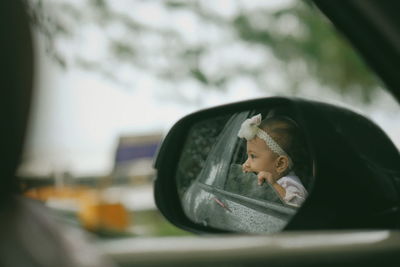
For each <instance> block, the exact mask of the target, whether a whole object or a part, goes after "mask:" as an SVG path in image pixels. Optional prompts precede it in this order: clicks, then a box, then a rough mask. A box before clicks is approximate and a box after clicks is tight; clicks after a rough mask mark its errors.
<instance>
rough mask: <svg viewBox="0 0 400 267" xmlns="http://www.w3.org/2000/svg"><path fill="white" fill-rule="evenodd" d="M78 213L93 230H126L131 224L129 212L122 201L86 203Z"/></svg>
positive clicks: (87, 227) (85, 225)
mask: <svg viewBox="0 0 400 267" xmlns="http://www.w3.org/2000/svg"><path fill="white" fill-rule="evenodd" d="M78 215H79V218H80V219H81V222H82V224H83V226H84V227H85V228H86V229H88V230H92V231H94V230H97V229H107V230H112V231H124V230H125V229H126V228H127V227H128V225H129V220H128V214H127V212H126V210H125V208H124V206H123V205H122V204H120V203H111V204H110V203H96V204H86V205H84V206H83V208H82V209H80V210H79V213H78Z"/></svg>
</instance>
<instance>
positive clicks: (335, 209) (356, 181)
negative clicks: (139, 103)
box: [155, 97, 400, 233]
mask: <svg viewBox="0 0 400 267" xmlns="http://www.w3.org/2000/svg"><path fill="white" fill-rule="evenodd" d="M265 108H271V109H274V110H278V111H279V110H282V112H285V113H287V114H290V116H291V117H292V118H294V119H295V121H296V122H297V123H298V124H299V125H300V127H301V128H302V130H303V132H304V134H305V137H306V139H307V142H308V146H309V151H310V153H311V155H310V156H311V158H312V165H313V166H312V175H313V178H314V179H313V183H312V185H311V187H310V188H311V190H310V192H309V196H308V198H307V200H306V201H305V202H304V204H303V205H302V207H301V208H300V209H299V210H298V212H297V213H296V215H294V217H293V218H292V219H291V221H290V222H289V223H288V224H287V225H286V227H285V228H284V230H324V229H381V228H390V229H393V228H398V227H399V226H400V219H399V218H400V215H399V212H400V211H399V205H400V204H399V203H400V198H399V195H400V155H399V151H398V149H397V148H396V147H395V146H394V144H393V143H392V141H391V140H390V139H389V138H388V136H387V135H386V134H385V133H384V132H383V131H382V130H381V129H380V128H379V127H378V126H377V125H376V124H374V123H373V122H372V121H370V120H369V119H367V118H365V117H364V116H362V115H359V114H357V113H355V112H352V111H350V110H348V109H346V108H342V107H338V106H334V105H330V104H326V103H321V102H315V101H309V100H304V99H299V98H283V97H274V98H263V99H256V100H250V101H243V102H238V103H234V104H228V105H224V106H219V107H215V108H210V109H206V110H202V111H199V112H195V113H193V114H190V115H188V116H186V117H184V118H182V119H181V120H179V121H178V122H177V123H176V124H175V125H174V126H173V127H172V129H171V130H170V132H169V133H168V135H167V136H166V137H165V139H164V141H163V144H162V146H161V148H160V150H159V153H158V156H157V159H156V162H155V168H156V169H157V177H156V180H155V199H156V204H157V206H158V208H159V209H160V211H161V212H162V213H163V215H164V216H165V217H166V218H167V219H168V220H169V221H171V222H172V223H173V224H175V225H176V226H178V227H180V228H182V229H185V230H188V231H192V232H196V233H221V232H228V231H226V230H221V229H215V228H212V227H209V226H203V225H200V224H196V223H194V222H192V221H191V220H190V219H189V218H188V217H187V216H186V215H185V213H184V211H183V208H182V205H181V201H180V198H179V195H178V191H177V184H176V179H175V175H176V171H177V164H178V162H179V159H180V157H181V154H182V152H183V149H184V144H185V141H186V138H187V136H188V133H189V131H190V129H191V127H193V125H194V124H195V123H197V122H199V121H202V120H205V119H209V118H213V117H216V116H223V115H229V114H233V113H237V112H241V111H245V110H253V109H265Z"/></svg>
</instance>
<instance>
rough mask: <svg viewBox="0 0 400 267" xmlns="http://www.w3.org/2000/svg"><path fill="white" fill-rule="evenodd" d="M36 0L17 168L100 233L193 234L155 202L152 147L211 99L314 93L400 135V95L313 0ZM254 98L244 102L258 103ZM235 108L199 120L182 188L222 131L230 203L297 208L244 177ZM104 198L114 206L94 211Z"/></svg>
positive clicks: (219, 186) (27, 183) (221, 185)
mask: <svg viewBox="0 0 400 267" xmlns="http://www.w3.org/2000/svg"><path fill="white" fill-rule="evenodd" d="M26 2H27V4H28V6H29V7H28V10H29V12H30V14H31V19H32V23H33V25H34V38H35V44H36V52H37V59H38V60H37V69H36V70H37V71H36V76H37V77H36V86H35V87H36V96H35V102H34V106H33V109H32V117H31V127H30V133H29V136H28V139H27V144H26V149H25V153H24V157H23V160H22V163H21V167H20V172H19V176H20V177H21V179H22V181H23V187H24V189H25V192H26V195H28V196H30V197H34V198H37V199H40V200H41V201H43V202H44V203H46V204H47V205H48V206H50V207H51V208H53V209H54V210H56V211H58V212H60V213H61V214H62V215H63V216H64V217H65V218H66V221H68V222H71V221H72V223H73V224H74V225H80V226H81V227H82V228H83V229H86V230H89V231H92V232H95V233H98V234H99V236H102V235H103V234H105V235H106V236H107V235H110V236H113V237H115V236H117V237H118V236H121V235H122V236H125V235H127V236H132V235H134V236H137V235H156V234H160V235H163V234H164V235H165V234H182V232H179V231H176V229H175V228H169V224H167V223H165V221H163V219H162V218H161V216H160V214H159V213H158V212H157V211H156V207H155V205H154V201H153V197H152V181H153V176H154V175H155V171H154V169H153V167H152V160H153V157H154V156H155V151H156V150H157V149H156V148H157V147H158V146H159V144H160V143H161V141H162V137H163V136H165V134H166V132H167V131H168V129H169V128H170V127H171V126H172V125H173V123H174V122H176V121H177V120H178V119H180V118H181V117H183V116H184V115H186V114H188V113H190V112H193V111H196V110H199V109H202V108H207V107H211V106H214V105H219V104H225V103H229V102H235V101H242V100H246V99H253V98H259V97H270V96H294V97H301V98H306V99H315V100H319V101H323V102H329V103H333V104H336V105H340V106H345V107H348V108H349V109H351V110H354V111H357V112H359V113H361V114H363V115H365V116H367V117H368V118H371V119H372V120H373V121H374V122H376V123H377V124H378V125H379V126H381V127H382V128H383V129H384V131H385V132H386V133H387V134H388V135H389V137H390V138H391V139H392V140H393V142H394V143H395V144H396V145H397V147H399V145H400V139H399V136H400V132H399V128H398V127H397V125H399V118H398V115H397V114H398V113H399V106H398V104H397V103H396V102H395V100H394V99H393V98H392V96H391V95H389V94H388V93H387V92H386V91H385V90H384V85H383V84H382V82H381V81H380V80H379V79H378V78H377V77H376V76H375V75H374V74H373V73H372V72H371V70H370V69H369V68H368V66H366V64H365V62H364V61H363V60H362V59H361V58H360V57H359V56H358V54H357V53H356V52H355V51H354V50H353V49H352V47H351V46H350V45H349V44H348V42H347V41H346V40H345V39H344V38H343V36H341V34H340V33H338V32H337V31H336V30H335V29H334V27H333V26H332V25H331V24H330V22H329V21H328V20H327V19H326V18H325V17H324V16H323V15H322V14H321V13H320V12H319V11H318V10H317V9H316V8H315V6H313V4H312V3H311V2H310V1H290V0H288V1H239V0H238V1H218V2H215V1H200V0H199V1H189V2H188V1H140V0H139V1H105V0H103V1H64V0H59V1H39V0H37V1H36V0H29V1H26ZM377 53H379V51H377ZM250 112H251V113H249V114H235V116H239V117H240V120H241V119H243V118H250V117H251V116H252V115H255V114H256V112H259V110H256V111H253V110H251V111H250ZM232 115H233V114H231V115H230V116H219V117H218V116H217V117H216V118H215V119H213V120H208V121H207V120H206V121H199V122H198V124H197V125H196V128H195V130H193V132H191V133H190V136H191V137H190V140H191V141H192V143H187V146H188V149H186V150H185V153H188V154H186V155H183V156H182V159H181V160H182V162H181V165H182V168H181V169H179V170H178V173H177V176H180V177H182V176H183V175H184V176H185V178H184V179H183V178H182V179H178V180H179V184H178V189H179V194H180V196H181V197H182V199H183V198H184V195H185V193H186V192H187V190H189V188H190V186H191V185H192V184H193V183H194V182H195V181H196V179H197V178H199V177H200V173H201V172H202V170H203V168H204V167H205V166H206V164H207V160H208V159H207V156H208V154H209V152H210V150H211V149H212V148H213V147H214V146H215V145H220V146H223V148H224V149H230V150H229V153H227V155H225V154H224V155H222V156H221V157H220V158H221V159H224V160H225V163H224V164H226V165H227V166H229V169H227V170H228V171H227V172H226V173H224V174H221V176H218V177H217V176H214V178H215V179H214V178H213V177H212V176H208V177H207V176H205V175H204V176H203V177H202V178H201V181H199V183H200V182H201V184H202V185H201V186H203V189H204V190H215V192H216V193H217V194H220V196H221V197H222V196H224V197H226V198H229V201H231V203H232V205H242V206H243V207H246V208H247V207H248V206H251V207H253V210H259V209H260V208H259V207H260V205H270V206H271V207H272V206H274V207H275V206H276V205H278V206H279V208H280V207H282V210H285V211H287V212H288V213H290V211H291V210H293V209H292V208H291V207H286V206H285V205H282V204H281V203H279V201H278V200H269V199H266V197H265V196H263V195H262V194H263V193H265V192H266V190H269V189H266V190H265V191H260V192H253V193H254V194H253V193H252V194H253V195H252V194H248V193H245V192H244V190H245V188H244V187H243V184H242V183H241V182H242V181H243V180H245V179H253V180H254V176H252V175H254V174H252V173H247V174H243V173H240V167H241V165H242V164H243V162H244V160H245V157H246V156H245V153H244V150H245V142H244V141H243V140H240V139H239V138H237V137H235V138H236V139H235V141H234V142H232V143H230V144H231V145H232V146H231V147H226V146H225V145H224V144H223V143H220V144H218V142H220V140H225V139H224V138H221V137H220V136H221V134H222V133H223V131H224V127H226V126H228V125H229V124H230V123H231V122H232V120H233V119H234V118H232ZM238 120H239V119H238ZM229 127H230V126H229ZM231 138H232V140H233V139H234V136H233V134H232V136H231ZM221 151H222V150H221ZM190 158H195V159H196V160H188V159H190ZM185 159H186V160H185ZM210 160H211V159H210ZM209 171H210V172H211V171H213V170H211V169H209ZM214 171H215V170H214ZM204 172H205V171H204ZM250 176H252V177H250ZM216 178H218V179H216ZM242 178H243V179H242ZM199 180H200V179H199ZM264 186H267V185H264ZM38 188H41V189H40V190H39V189H38ZM59 188H62V190H59ZM211 188H213V189H211ZM255 188H256V189H257V190H260V187H258V186H255ZM31 189H32V191H30V190H31ZM246 190H247V191H252V190H251V188H248V189H246ZM217 191H218V192H217ZM215 192H214V193H215ZM271 192H273V191H271ZM266 195H268V197H270V196H273V193H271V194H266ZM249 196H253V197H249ZM221 197H217V200H218V201H220V202H221V199H220V198H221ZM99 199H102V200H104V201H105V202H106V203H105V204H104V205H103V207H104V209H105V210H106V211H107V212H106V214H113V213H112V212H115V214H118V216H114V218H117V219H115V220H108V219H107V218H108V217H107V216H106V217H107V218H100V219H98V220H97V219H96V218H98V215H96V212H95V211H96V207H97V206H96V205H97V204H99V203H98V202H99ZM217 200H213V201H214V203H216V205H218V206H219V207H221V208H222V209H224V210H226V209H225V208H224V207H222V206H221V205H220V204H218V201H217ZM267 202H268V203H267ZM277 202H278V203H277ZM79 203H83V204H79ZM266 203H267V204H266ZM275 204H276V205H275ZM246 205H247V206H246ZM279 208H278V209H279ZM216 212H218V210H216ZM227 212H229V211H227ZM281 214H282V212H276V213H275V215H277V216H275V217H274V218H282V217H279V216H281ZM278 215H279V216H278ZM71 217H73V220H71ZM142 218H143V219H142ZM154 218H156V219H154ZM155 221H156V222H157V223H156V226H154V227H153V226H150V227H149V225H150V222H155ZM100 222H104V223H103V224H101V223H100ZM158 222H160V224H158ZM244 224H245V223H243V225H244ZM167 225H168V226H167ZM241 227H245V226H241ZM247 228H249V227H247ZM281 228H282V227H277V228H276V229H281ZM232 229H233V228H232ZM242 229H245V228H242ZM257 229H260V228H257ZM159 230H160V231H159ZM244 231H245V230H244ZM121 233H122V234H121Z"/></svg>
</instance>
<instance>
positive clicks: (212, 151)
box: [176, 109, 312, 233]
mask: <svg viewBox="0 0 400 267" xmlns="http://www.w3.org/2000/svg"><path fill="white" fill-rule="evenodd" d="M303 136H304V135H303V134H302V132H301V128H300V127H299V125H298V124H297V123H296V121H295V119H294V118H293V116H292V117H291V116H289V115H288V113H280V112H279V111H278V109H274V110H263V111H259V110H258V111H257V110H251V111H244V112H240V113H234V114H231V115H229V116H221V117H215V118H212V119H207V120H203V121H200V122H198V123H197V124H195V125H194V126H193V127H192V128H191V130H190V133H189V135H188V138H187V141H186V143H185V147H184V151H183V153H182V156H181V159H180V162H179V164H178V172H177V177H176V179H177V186H178V192H179V195H180V198H181V201H182V206H183V209H184V211H185V213H186V215H187V216H188V217H189V218H190V219H191V220H192V221H194V222H195V223H199V224H202V225H206V226H211V227H214V228H218V229H223V230H228V231H234V232H246V233H273V232H278V231H280V230H282V229H283V228H284V227H285V226H286V224H287V223H288V222H289V221H290V219H291V218H292V217H293V215H294V214H295V213H296V211H297V209H298V208H299V207H300V206H301V204H302V203H303V202H304V200H305V199H306V197H307V195H308V193H307V191H308V188H309V185H310V180H311V177H312V176H311V167H310V166H311V159H310V153H309V151H308V148H307V144H306V140H305V138H304V137H303Z"/></svg>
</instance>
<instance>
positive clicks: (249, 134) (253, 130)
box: [238, 114, 293, 169]
mask: <svg viewBox="0 0 400 267" xmlns="http://www.w3.org/2000/svg"><path fill="white" fill-rule="evenodd" d="M260 124H261V114H257V115H255V116H253V117H251V118H250V119H247V120H245V121H244V122H243V123H242V126H240V130H239V133H238V137H240V138H245V139H246V140H247V141H249V140H251V139H253V138H254V137H256V136H258V137H259V138H261V139H262V140H264V141H265V143H266V144H267V146H268V147H269V148H270V149H271V150H272V151H274V152H275V153H277V154H278V155H280V156H286V157H287V158H288V159H289V169H291V168H292V166H293V161H292V159H291V158H290V157H289V155H288V154H287V153H286V152H285V150H283V149H282V147H281V146H280V145H279V144H278V143H277V142H275V140H274V139H272V137H271V136H270V135H269V134H268V133H267V132H266V131H263V130H262V129H260V128H259V127H258V126H259V125H260Z"/></svg>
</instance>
